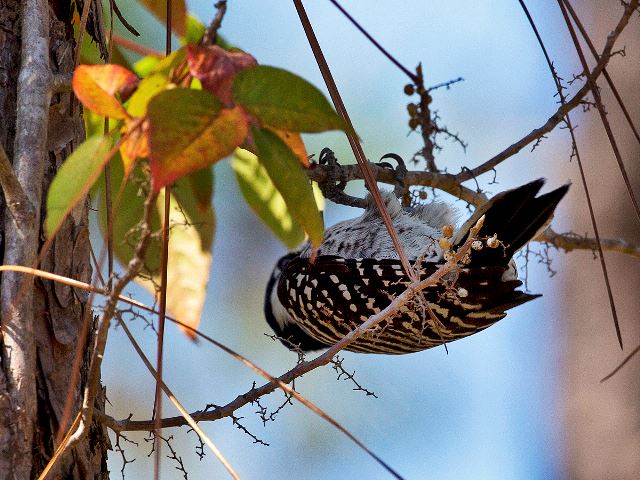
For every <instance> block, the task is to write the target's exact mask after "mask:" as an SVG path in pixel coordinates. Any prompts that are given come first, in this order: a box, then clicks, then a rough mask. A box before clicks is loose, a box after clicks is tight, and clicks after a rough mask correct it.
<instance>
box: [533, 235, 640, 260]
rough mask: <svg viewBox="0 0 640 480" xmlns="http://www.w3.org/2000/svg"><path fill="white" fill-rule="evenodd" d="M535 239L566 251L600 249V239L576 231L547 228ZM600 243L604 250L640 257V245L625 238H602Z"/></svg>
mask: <svg viewBox="0 0 640 480" xmlns="http://www.w3.org/2000/svg"><path fill="white" fill-rule="evenodd" d="M534 241H536V242H542V243H546V244H548V245H553V246H554V247H556V248H561V249H562V250H564V251H565V252H571V251H572V250H591V251H594V252H595V251H597V250H598V241H597V239H595V238H589V237H584V236H582V235H577V234H575V233H556V232H554V231H553V230H552V229H551V228H547V229H546V230H545V231H544V232H542V233H541V234H540V235H538V236H537V237H536V238H534ZM600 245H601V246H602V250H604V251H608V252H617V253H622V254H624V255H629V256H631V257H635V258H640V246H638V245H634V244H633V243H629V242H625V241H624V240H619V239H604V238H601V239H600Z"/></svg>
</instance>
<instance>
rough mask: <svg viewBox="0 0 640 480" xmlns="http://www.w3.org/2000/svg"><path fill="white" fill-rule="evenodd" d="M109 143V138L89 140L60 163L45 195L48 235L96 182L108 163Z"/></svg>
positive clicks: (99, 136) (60, 223)
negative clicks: (60, 165)
mask: <svg viewBox="0 0 640 480" xmlns="http://www.w3.org/2000/svg"><path fill="white" fill-rule="evenodd" d="M111 144H112V139H111V138H110V137H108V136H104V135H96V136H93V137H90V138H88V139H87V140H86V141H85V142H84V143H82V144H81V145H80V146H79V147H78V148H76V149H75V150H74V151H73V153H72V154H71V155H69V157H68V158H67V159H66V160H65V162H64V163H63V164H62V167H61V168H60V170H59V171H58V173H57V174H56V176H55V177H54V179H53V181H52V182H51V187H50V188H49V192H48V193H47V218H46V221H45V227H46V231H47V236H49V237H51V236H52V235H54V234H55V232H56V231H57V230H58V229H59V228H60V225H62V222H63V221H64V219H65V218H66V216H67V215H68V214H69V212H71V210H72V209H73V207H75V206H76V204H77V203H78V202H80V201H81V200H83V199H84V197H85V195H86V194H87V193H88V192H89V190H90V189H91V187H92V186H93V184H94V183H95V182H96V180H98V178H99V177H100V172H101V171H102V169H103V168H104V165H105V164H106V163H107V161H108V160H109V158H108V157H107V154H108V153H109V150H110V149H111Z"/></svg>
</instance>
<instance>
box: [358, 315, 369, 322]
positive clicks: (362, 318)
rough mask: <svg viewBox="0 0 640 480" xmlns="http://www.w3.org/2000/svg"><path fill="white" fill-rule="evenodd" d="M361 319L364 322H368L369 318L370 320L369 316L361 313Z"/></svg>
mask: <svg viewBox="0 0 640 480" xmlns="http://www.w3.org/2000/svg"><path fill="white" fill-rule="evenodd" d="M360 320H362V321H363V322H366V321H367V320H369V317H365V316H364V315H360Z"/></svg>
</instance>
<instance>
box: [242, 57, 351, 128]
mask: <svg viewBox="0 0 640 480" xmlns="http://www.w3.org/2000/svg"><path fill="white" fill-rule="evenodd" d="M233 98H234V100H235V101H236V102H237V103H239V104H241V105H242V106H243V107H244V108H245V109H246V110H247V111H248V112H250V113H251V114H253V115H255V116H256V117H257V118H258V119H260V121H261V122H262V123H263V124H264V125H265V126H268V127H273V128H276V129H282V130H289V131H292V132H323V131H326V130H345V124H344V122H343V121H342V119H341V118H340V117H339V116H338V114H337V113H336V112H335V111H334V110H333V108H332V107H331V105H330V104H329V102H328V101H327V99H326V98H325V97H324V95H323V94H322V92H320V90H318V89H317V88H316V87H314V86H313V85H311V84H310V83H308V82H307V81H306V80H304V79H303V78H300V77H298V76H297V75H294V74H293V73H290V72H287V71H286V70H281V69H279V68H275V67H267V66H262V65H259V66H257V67H253V68H249V69H247V70H243V71H241V72H239V73H238V74H237V75H236V77H235V80H234V83H233Z"/></svg>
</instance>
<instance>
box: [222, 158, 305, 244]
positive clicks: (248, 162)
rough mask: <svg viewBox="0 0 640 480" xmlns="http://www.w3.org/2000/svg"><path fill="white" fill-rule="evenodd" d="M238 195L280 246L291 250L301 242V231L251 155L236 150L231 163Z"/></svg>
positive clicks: (265, 173)
mask: <svg viewBox="0 0 640 480" xmlns="http://www.w3.org/2000/svg"><path fill="white" fill-rule="evenodd" d="M231 168H233V171H234V172H235V174H236V179H237V180H238V185H239V186H240V191H241V192H242V196H243V197H244V199H245V200H246V201H247V203H248V204H249V206H250V207H251V208H252V209H253V211H254V212H255V213H256V215H257V216H258V218H260V220H262V222H263V223H264V224H265V225H266V226H267V227H269V228H270V229H271V231H272V232H273V233H274V234H275V236H276V237H278V239H280V241H282V243H284V244H285V245H286V246H287V247H288V248H290V249H293V248H295V247H296V246H298V245H299V244H300V243H301V242H302V241H303V240H304V230H303V229H302V227H301V226H300V224H299V223H298V222H296V221H294V220H293V218H292V217H291V213H289V209H288V208H287V205H286V203H285V201H284V198H282V195H280V192H278V190H277V189H276V187H275V185H274V184H273V182H272V181H271V179H270V178H269V175H268V174H267V171H266V170H265V168H264V167H263V166H262V165H260V162H259V161H258V157H257V156H255V155H254V154H253V153H251V152H249V151H247V150H244V149H242V148H237V149H236V151H235V152H234V154H233V159H232V160H231Z"/></svg>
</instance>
